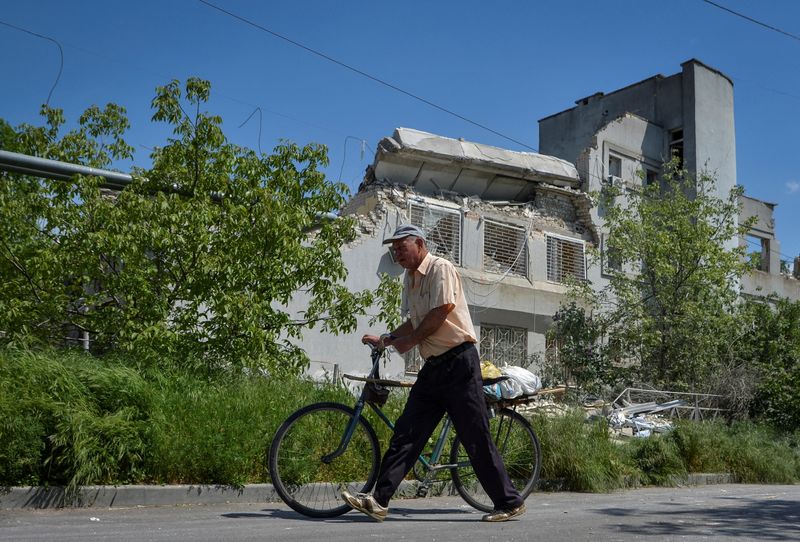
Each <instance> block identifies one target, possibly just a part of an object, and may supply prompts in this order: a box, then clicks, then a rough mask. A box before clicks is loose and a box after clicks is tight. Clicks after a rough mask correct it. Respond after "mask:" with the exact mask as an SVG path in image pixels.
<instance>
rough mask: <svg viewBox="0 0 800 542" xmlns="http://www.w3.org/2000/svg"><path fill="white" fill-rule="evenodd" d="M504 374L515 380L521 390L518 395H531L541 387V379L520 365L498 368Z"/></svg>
mask: <svg viewBox="0 0 800 542" xmlns="http://www.w3.org/2000/svg"><path fill="white" fill-rule="evenodd" d="M500 370H501V371H502V372H503V374H504V375H507V376H509V377H510V378H509V380H513V381H514V382H517V383H518V385H519V388H520V390H521V392H520V395H523V394H524V395H533V394H534V393H536V392H537V391H539V390H540V389H541V388H542V381H541V379H540V378H539V377H538V376H536V375H535V374H533V373H532V372H530V371H529V370H528V369H523V368H522V367H515V366H513V365H512V366H509V367H503V368H502V369H500Z"/></svg>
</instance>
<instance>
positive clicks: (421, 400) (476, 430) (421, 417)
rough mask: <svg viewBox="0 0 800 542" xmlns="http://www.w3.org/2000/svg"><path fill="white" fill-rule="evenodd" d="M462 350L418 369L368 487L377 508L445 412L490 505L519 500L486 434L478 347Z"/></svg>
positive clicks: (510, 505) (505, 506)
mask: <svg viewBox="0 0 800 542" xmlns="http://www.w3.org/2000/svg"><path fill="white" fill-rule="evenodd" d="M458 348H459V347H456V349H458ZM461 350H462V351H460V352H458V353H457V354H455V355H452V356H448V355H447V353H445V354H443V355H442V356H438V357H439V358H443V359H441V361H439V362H438V363H436V364H435V365H433V364H431V363H429V362H426V363H425V365H424V366H423V367H422V369H421V370H420V372H419V375H418V376H417V381H416V382H415V383H414V386H412V388H411V393H410V394H409V397H408V402H407V403H406V406H405V409H404V410H403V414H402V415H401V416H400V418H399V419H398V420H397V424H396V425H395V428H394V435H393V436H392V440H391V442H390V443H389V449H388V450H386V454H384V456H383V461H382V462H381V469H380V473H379V475H378V481H377V483H376V484H375V490H374V491H373V497H375V500H376V501H378V504H380V505H381V506H387V505H388V503H389V499H391V497H392V495H393V494H394V492H395V490H396V489H397V487H398V486H399V485H400V482H401V481H402V480H403V478H405V476H406V474H408V472H409V471H410V470H411V468H412V467H413V466H414V462H415V461H416V460H417V457H418V456H419V454H420V453H421V452H422V450H423V449H424V447H425V445H426V444H427V442H428V439H429V438H430V436H431V434H432V433H433V431H434V430H435V429H436V426H437V425H438V423H439V421H440V420H441V419H442V416H443V415H444V413H445V412H447V414H448V415H449V416H450V419H451V420H452V421H453V425H454V426H455V428H456V433H458V436H459V438H460V439H461V442H462V444H463V446H464V449H465V450H466V452H467V454H468V455H469V459H470V462H471V463H472V467H473V469H474V471H475V474H476V475H477V477H478V480H479V481H480V483H481V485H482V486H483V489H484V490H485V491H486V494H487V495H488V496H489V498H490V499H492V502H493V503H494V506H495V508H496V509H508V508H514V507H516V506H519V505H520V504H522V497H520V494H519V492H518V491H517V490H516V489H515V488H514V486H513V485H512V484H511V479H510V478H509V477H508V473H507V472H506V470H505V467H504V466H503V461H502V458H501V457H500V454H498V453H497V448H496V447H495V445H494V442H493V441H492V438H491V434H490V433H489V417H488V414H487V409H486V400H485V399H484V397H483V387H482V386H483V383H482V380H481V369H480V360H479V358H478V351H477V349H476V348H475V346H474V345H469V347H468V348H466V349H464V348H462V349H461Z"/></svg>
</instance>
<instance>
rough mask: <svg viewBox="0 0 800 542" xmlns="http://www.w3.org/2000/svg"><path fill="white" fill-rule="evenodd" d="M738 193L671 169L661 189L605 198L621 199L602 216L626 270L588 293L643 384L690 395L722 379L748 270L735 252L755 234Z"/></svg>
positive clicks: (646, 188) (705, 178) (708, 179)
mask: <svg viewBox="0 0 800 542" xmlns="http://www.w3.org/2000/svg"><path fill="white" fill-rule="evenodd" d="M740 193H741V189H734V190H732V191H731V193H730V194H729V195H728V197H727V198H726V199H722V198H720V197H717V196H716V195H715V179H714V178H713V177H712V176H710V175H708V174H705V173H701V174H699V175H698V176H697V178H694V177H692V176H691V175H689V174H688V172H686V171H685V170H682V169H680V167H679V165H678V163H677V162H675V161H673V162H671V163H669V164H667V165H666V166H665V168H664V172H663V176H662V182H661V183H660V185H658V184H650V185H647V186H644V187H643V188H642V189H641V190H633V191H628V192H626V193H625V196H624V197H623V196H622V194H621V193H619V192H615V191H614V189H610V193H609V194H605V195H604V197H605V198H608V202H612V201H613V204H610V205H607V207H606V214H605V216H604V219H605V227H606V229H607V231H608V250H610V251H612V252H613V254H614V257H615V259H616V260H617V261H618V262H619V263H620V264H621V266H622V271H621V272H615V273H613V274H612V275H611V276H610V278H609V284H608V286H607V287H606V288H605V289H604V290H603V291H602V292H600V293H599V294H596V295H594V294H592V293H590V292H588V291H587V290H584V291H583V292H581V293H582V295H585V296H586V297H588V298H590V302H591V303H592V304H593V306H594V307H596V308H597V309H598V310H596V311H595V313H594V314H595V317H596V318H598V317H599V318H602V319H603V321H604V324H603V325H604V327H605V333H606V336H607V337H608V338H609V340H610V341H613V342H614V343H615V345H616V346H617V347H618V348H619V349H620V352H621V353H622V354H624V358H625V361H626V362H627V363H628V364H629V365H631V368H632V369H637V368H638V371H639V376H640V378H641V380H643V381H645V382H649V383H651V384H653V385H656V386H663V385H667V386H669V387H670V388H673V389H675V388H678V389H681V388H683V389H689V388H692V387H693V386H697V385H701V386H702V385H704V383H705V382H707V381H708V379H709V378H710V377H711V375H712V374H713V373H714V372H715V370H716V367H717V364H718V353H719V352H720V351H721V349H722V348H723V347H724V345H726V344H727V342H728V341H730V334H729V333H730V330H731V328H732V327H733V326H732V321H731V311H732V308H733V306H734V304H735V302H736V299H737V293H736V292H737V289H736V283H737V281H738V280H739V278H740V277H741V275H742V273H744V272H745V271H746V269H747V263H746V261H745V260H744V254H743V250H744V249H743V247H736V246H735V245H736V241H735V240H736V239H737V238H738V236H739V235H742V234H743V233H744V232H745V231H746V230H747V228H748V224H747V223H745V224H737V217H738V203H737V201H738V200H737V198H738V196H739V194H740Z"/></svg>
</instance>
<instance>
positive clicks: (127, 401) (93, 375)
mask: <svg viewBox="0 0 800 542" xmlns="http://www.w3.org/2000/svg"><path fill="white" fill-rule="evenodd" d="M0 388H2V392H3V393H2V398H1V399H0V411H2V420H1V421H0V424H2V425H0V484H3V485H6V484H19V483H31V484H34V483H39V484H41V483H44V482H48V483H57V484H65V485H66V486H67V487H68V488H69V489H75V488H76V487H77V486H79V485H84V484H92V483H119V482H135V481H138V480H140V479H141V477H142V470H141V469H142V465H143V462H144V457H145V454H146V451H147V450H148V449H149V446H150V444H149V442H150V441H149V439H150V427H149V426H148V424H147V422H146V420H147V419H148V417H149V415H150V408H151V407H150V405H151V400H152V397H151V395H150V389H149V388H148V387H147V386H146V385H145V383H144V380H143V379H142V378H141V377H140V376H139V375H138V374H137V373H136V372H135V371H133V370H131V369H129V368H127V367H124V366H121V365H119V364H115V363H104V362H101V361H98V360H97V359H94V358H91V357H89V356H87V355H81V354H76V353H64V354H60V355H55V354H53V353H52V352H31V351H24V350H20V351H17V350H13V349H3V350H0Z"/></svg>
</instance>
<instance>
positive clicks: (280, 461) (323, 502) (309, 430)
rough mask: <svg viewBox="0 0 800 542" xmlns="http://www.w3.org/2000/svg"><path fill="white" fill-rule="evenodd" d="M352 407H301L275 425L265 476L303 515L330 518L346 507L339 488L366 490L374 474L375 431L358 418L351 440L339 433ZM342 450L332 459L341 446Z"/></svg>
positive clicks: (377, 452) (351, 414)
mask: <svg viewBox="0 0 800 542" xmlns="http://www.w3.org/2000/svg"><path fill="white" fill-rule="evenodd" d="M354 416H355V411H354V410H353V409H352V408H350V407H348V406H345V405H342V404H339V403H316V404H313V405H308V406H307V407H304V408H301V409H300V410H298V411H296V412H295V413H294V414H292V415H291V416H289V417H288V418H287V419H286V421H285V422H283V424H282V425H281V426H280V427H279V428H278V431H277V432H276V433H275V437H274V438H273V439H272V445H271V446H270V449H269V474H270V477H271V478H272V483H273V485H274V487H275V491H277V492H278V495H280V497H281V499H283V501H284V502H285V503H286V504H288V505H289V506H290V507H291V508H292V509H293V510H295V511H297V512H300V513H301V514H303V515H306V516H311V517H317V518H326V517H327V518H329V517H334V516H338V515H341V514H344V513H345V512H347V511H349V510H350V506H349V505H348V504H347V503H345V502H344V501H343V500H342V498H341V492H342V490H343V489H347V490H348V491H349V492H351V493H357V492H366V491H368V490H369V489H370V488H371V487H372V486H373V485H374V484H375V479H376V478H377V477H378V466H379V464H380V447H379V444H378V437H377V436H376V435H375V430H374V429H373V428H372V426H371V425H369V423H368V422H367V421H366V420H365V419H364V418H363V417H360V416H359V418H358V423H357V424H356V426H355V430H354V432H353V435H352V437H351V438H350V440H349V442H343V437H344V435H345V432H346V430H347V426H348V424H349V423H350V420H352V419H353V417H354ZM340 445H344V446H346V447H344V448H343V450H341V454H340V455H338V456H337V457H335V458H332V457H330V456H331V454H332V453H333V452H335V451H336V450H337V449H339V448H340Z"/></svg>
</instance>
